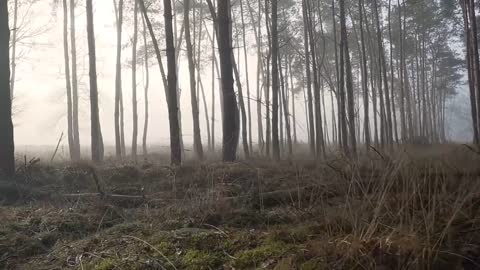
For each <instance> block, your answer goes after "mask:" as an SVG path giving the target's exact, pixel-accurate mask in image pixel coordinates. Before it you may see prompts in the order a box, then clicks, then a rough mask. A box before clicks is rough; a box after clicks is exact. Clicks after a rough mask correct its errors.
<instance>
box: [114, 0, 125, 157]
mask: <svg viewBox="0 0 480 270" xmlns="http://www.w3.org/2000/svg"><path fill="white" fill-rule="evenodd" d="M113 4H114V7H115V15H116V22H117V64H116V66H115V154H116V157H117V159H121V158H122V157H123V155H122V135H121V133H122V132H121V130H120V125H121V123H120V122H121V121H120V109H121V102H120V99H121V95H122V94H121V92H122V63H121V61H122V59H121V58H122V24H123V0H119V2H118V6H117V2H116V0H114V2H113Z"/></svg>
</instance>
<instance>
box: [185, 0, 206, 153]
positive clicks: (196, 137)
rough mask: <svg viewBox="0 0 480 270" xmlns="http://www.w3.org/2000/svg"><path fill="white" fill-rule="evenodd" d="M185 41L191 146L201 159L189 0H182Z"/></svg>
mask: <svg viewBox="0 0 480 270" xmlns="http://www.w3.org/2000/svg"><path fill="white" fill-rule="evenodd" d="M183 6H184V23H185V42H186V46H187V57H188V69H189V71H190V98H191V106H192V117H193V148H194V150H195V156H196V158H197V159H200V160H202V159H203V146H202V137H201V134H200V118H199V114H200V113H199V109H198V102H197V92H196V86H195V63H194V60H193V47H192V38H191V34H190V0H185V1H184V4H183Z"/></svg>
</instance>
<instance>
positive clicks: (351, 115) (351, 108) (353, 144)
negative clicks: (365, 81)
mask: <svg viewBox="0 0 480 270" xmlns="http://www.w3.org/2000/svg"><path fill="white" fill-rule="evenodd" d="M340 25H341V26H340V27H341V38H342V42H341V43H342V44H343V49H342V50H343V51H344V53H345V73H346V87H347V94H348V96H347V99H348V124H349V132H350V134H349V142H350V150H351V151H352V152H351V153H352V154H353V155H354V156H356V154H357V139H356V135H355V103H354V100H355V97H354V96H353V78H352V77H353V76H352V65H351V63H350V52H349V49H348V38H347V37H348V36H347V24H346V16H345V0H340Z"/></svg>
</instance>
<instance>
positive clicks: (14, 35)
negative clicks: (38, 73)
mask: <svg viewBox="0 0 480 270" xmlns="http://www.w3.org/2000/svg"><path fill="white" fill-rule="evenodd" d="M7 2H8V1H7ZM17 28H18V0H14V2H13V29H12V31H11V32H12V37H11V43H12V57H11V59H10V60H11V67H10V100H12V101H13V95H14V93H15V79H16V76H15V74H16V70H17V31H18V30H17Z"/></svg>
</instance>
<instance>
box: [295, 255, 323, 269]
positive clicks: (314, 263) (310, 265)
mask: <svg viewBox="0 0 480 270" xmlns="http://www.w3.org/2000/svg"><path fill="white" fill-rule="evenodd" d="M321 269H327V268H326V266H325V262H324V261H323V259H321V258H314V259H311V260H308V261H306V262H304V263H302V264H301V265H300V270H321Z"/></svg>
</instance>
